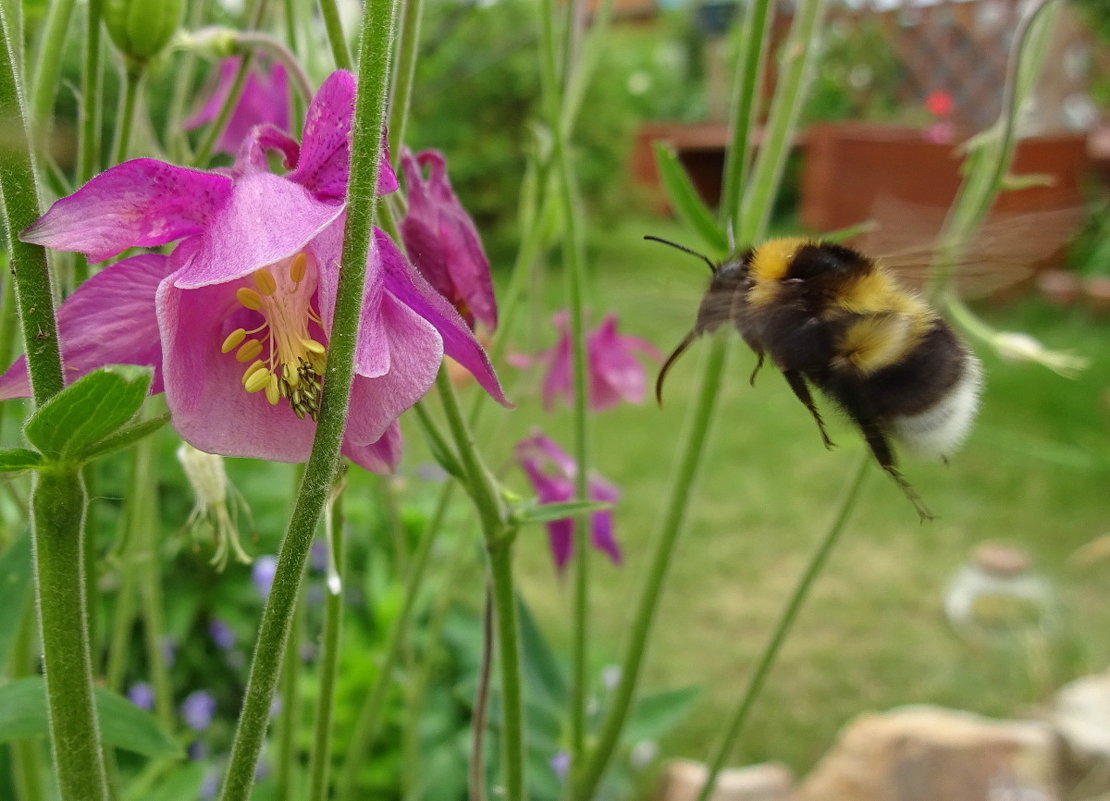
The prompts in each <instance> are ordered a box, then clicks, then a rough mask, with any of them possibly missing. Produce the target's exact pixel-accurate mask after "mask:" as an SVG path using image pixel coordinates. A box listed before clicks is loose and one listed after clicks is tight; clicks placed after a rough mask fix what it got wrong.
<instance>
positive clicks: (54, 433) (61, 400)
mask: <svg viewBox="0 0 1110 801" xmlns="http://www.w3.org/2000/svg"><path fill="white" fill-rule="evenodd" d="M152 375H153V371H152V370H151V369H150V368H149V367H137V366H135V365H131V364H116V365H111V366H108V367H102V368H100V369H99V370H94V371H93V372H91V373H89V374H88V375H86V376H84V377H82V378H80V379H78V380H77V381H76V382H75V383H73V384H71V385H70V386H68V387H66V388H65V389H63V390H62V391H61V392H59V393H58V394H57V395H55V396H54V397H53V398H51V399H50V400H49V401H47V402H46V403H45V404H43V406H42V407H41V408H39V409H38V410H37V411H36V412H35V413H34V414H32V415H31V418H30V420H28V422H27V425H26V427H25V428H24V429H23V433H24V435H25V436H26V437H27V439H28V440H29V441H30V443H31V444H32V445H34V446H35V447H36V448H38V449H39V451H41V452H42V453H43V454H44V455H45V456H47V457H50V458H53V459H57V460H61V461H83V460H84V459H85V458H86V454H87V453H88V452H90V451H92V450H94V447H95V446H96V445H98V444H99V443H100V442H101V441H102V440H104V439H106V438H108V437H110V436H111V435H113V434H115V433H116V432H117V431H118V430H119V429H120V428H121V427H122V426H123V425H124V424H125V423H127V421H128V420H130V419H131V418H132V417H134V416H135V414H136V412H138V411H139V407H140V406H142V404H143V400H144V399H145V398H146V394H147V390H148V389H149V388H150V380H151V377H152Z"/></svg>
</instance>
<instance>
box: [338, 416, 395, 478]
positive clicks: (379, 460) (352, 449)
mask: <svg viewBox="0 0 1110 801" xmlns="http://www.w3.org/2000/svg"><path fill="white" fill-rule="evenodd" d="M403 446H404V441H403V440H402V438H401V426H400V425H399V424H398V423H397V421H396V420H394V421H393V422H392V423H390V424H389V428H387V429H386V430H385V433H384V434H382V436H381V438H380V439H378V441H377V442H373V443H371V444H370V445H356V444H352V443H351V442H350V441H349V440H347V439H344V441H343V455H344V456H346V457H347V458H348V459H350V460H351V461H352V462H354V463H355V464H357V465H358V466H359V467H362V468H364V469H366V470H369V471H370V472H372V473H392V472H393V471H394V470H396V469H397V464H398V463H399V462H400V461H401V451H402V448H403Z"/></svg>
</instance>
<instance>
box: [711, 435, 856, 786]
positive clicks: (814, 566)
mask: <svg viewBox="0 0 1110 801" xmlns="http://www.w3.org/2000/svg"><path fill="white" fill-rule="evenodd" d="M870 467H871V454H870V453H863V454H861V455H860V457H859V459H858V463H857V465H856V469H855V471H854V472H853V473H852V476H851V478H849V479H848V485H847V487H845V490H844V495H843V497H842V498H841V501H840V504H839V505H838V507H837V512H836V516H835V517H834V518H833V520H832V523H831V524H830V525H829V528H828V529H827V530H826V531H825V534H824V536H823V537H821V539H820V541H819V542H818V543H817V548H816V549H815V550H814V551H813V554H812V555H811V556H810V559H809V563H808V564H807V565H806V568H805V570H804V571H803V572H802V575H801V576H800V577H799V578H798V583H797V584H795V585H794V591H793V592H792V593H791V594H790V598H789V599H788V601H787V603H786V607H785V608H784V609H783V611H782V615H781V617H780V618H779V621H778V624H777V625H776V626H775V630H774V632H773V633H772V634H771V639H770V641H769V642H768V643H767V647H766V648H764V649H763V653H762V655H761V656H760V657H759V663H758V664H757V665H756V667H755V670H754V671H752V675H751V678H750V679H748V686H747V689H746V690H745V691H744V695H743V696H742V697H741V699H740V703H739V704H738V705H737V707H736V711H735V712H734V713H733V716H732V719H731V721H730V722H729V725H728V727H727V729H726V730H725V735H724V737H722V738H721V743H720V745H719V746H718V747H717V750H716V752H715V753H714V756H713V759H712V760H711V761H710V762H709V775H708V776H706V779H705V784H703V785H702V788H701V791H700V792H699V793H698V797H697V801H708V799H709V797H710V795H711V794H712V792H713V788H714V786H715V785H716V783H717V777H718V776H719V775H720V772H721V769H722V768H723V767H724V764H725V760H726V759H727V758H728V755H729V754H730V753H731V752H732V748H733V746H734V745H735V744H736V740H737V738H738V737H739V736H740V733H741V732H742V731H743V730H744V724H745V723H746V722H747V720H748V715H749V714H750V712H751V709H752V706H753V704H754V703H755V700H756V699H757V698H758V697H759V695H760V692H761V691H762V690H763V684H764V682H766V680H767V676H768V675H770V672H771V667H772V666H773V665H774V664H775V659H776V658H777V657H778V654H779V650H780V649H781V648H782V644H783V643H784V642H786V638H787V636H788V635H789V634H790V630H791V629H792V628H793V627H794V621H795V620H796V619H797V617H798V611H799V610H800V609H801V608H802V604H803V603H804V602H805V600H806V598H807V597H808V596H809V591H810V589H812V587H813V583H814V581H815V580H816V578H817V576H819V575H820V574H821V571H822V569H824V567H825V563H826V562H827V561H828V559H829V554H830V553H832V550H833V547H834V546H835V545H836V543H837V541H838V540H839V538H840V534H841V532H842V531H844V526H845V524H846V523H847V522H848V518H849V516H851V514H852V511H853V510H854V509H855V507H856V501H858V500H859V495H860V489H861V488H862V487H863V479H864V478H865V477H866V475H867V471H868V470H869V469H870Z"/></svg>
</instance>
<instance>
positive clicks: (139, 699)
mask: <svg viewBox="0 0 1110 801" xmlns="http://www.w3.org/2000/svg"><path fill="white" fill-rule="evenodd" d="M127 697H128V698H129V699H131V703H133V704H134V705H135V706H137V707H138V708H139V709H145V710H147V711H148V712H149V711H150V710H152V709H154V688H153V687H151V686H150V685H149V684H147V683H146V682H145V681H137V682H135V683H134V684H132V685H131V686H130V687H128V688H127Z"/></svg>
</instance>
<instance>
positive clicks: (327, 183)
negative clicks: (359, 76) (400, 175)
mask: <svg viewBox="0 0 1110 801" xmlns="http://www.w3.org/2000/svg"><path fill="white" fill-rule="evenodd" d="M355 88H356V84H355V78H354V76H353V75H351V73H349V72H347V71H346V70H336V71H335V72H333V73H332V74H331V75H329V76H328V78H327V80H325V81H324V83H323V84H322V85H321V86H320V88H319V89H318V90H317V91H316V94H315V95H314V96H313V98H312V102H311V103H310V104H309V107H308V111H307V113H306V114H305V122H304V132H303V133H302V135H301V158H300V161H299V162H298V163H297V169H295V170H294V171H293V172H291V173H290V174H289V175H288V176H287V177H288V178H289V180H291V181H296V182H297V183H299V184H301V185H302V186H304V187H305V188H306V189H308V191H310V192H312V193H313V194H314V195H315V196H316V197H317V198H319V199H320V200H343V199H344V198H345V197H346V196H347V179H348V177H349V175H350V169H351V125H352V122H353V120H354V113H355ZM382 141H383V144H384V141H385V139H384V135H383V139H382ZM397 186H398V184H397V176H396V175H394V173H393V168H392V167H390V166H389V153H388V150H387V149H386V148H384V146H383V149H382V161H381V171H380V174H379V175H378V194H379V195H384V194H387V193H389V192H393V191H394V190H396V189H397Z"/></svg>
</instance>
